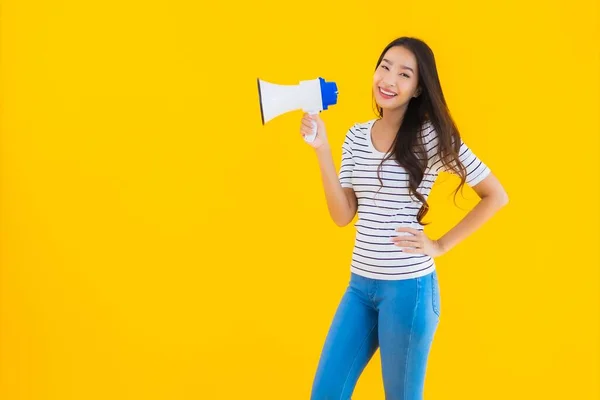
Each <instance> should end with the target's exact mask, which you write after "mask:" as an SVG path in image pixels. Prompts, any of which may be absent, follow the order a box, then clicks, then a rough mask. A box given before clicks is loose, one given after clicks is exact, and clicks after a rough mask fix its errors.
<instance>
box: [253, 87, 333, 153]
mask: <svg viewBox="0 0 600 400" xmlns="http://www.w3.org/2000/svg"><path fill="white" fill-rule="evenodd" d="M257 81H258V98H259V102H260V116H261V119H262V123H263V125H264V124H266V123H267V122H269V121H270V120H272V119H273V118H276V117H278V116H279V115H281V114H284V113H287V112H289V111H293V110H299V109H301V110H303V111H304V112H307V113H309V114H313V115H314V114H318V113H319V112H320V111H323V110H327V108H328V107H329V106H331V105H334V104H337V97H338V89H337V85H336V83H335V82H326V81H325V79H323V78H317V79H312V80H306V81H300V83H299V84H298V85H277V84H274V83H270V82H266V81H263V80H260V79H257ZM316 137H317V123H316V122H315V121H313V130H312V133H311V134H310V135H306V136H305V137H304V140H305V141H307V142H309V143H310V142H313V141H314V140H315V138H316Z"/></svg>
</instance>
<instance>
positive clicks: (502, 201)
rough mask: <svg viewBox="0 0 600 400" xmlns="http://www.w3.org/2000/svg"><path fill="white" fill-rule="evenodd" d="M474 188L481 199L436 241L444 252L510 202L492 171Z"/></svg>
mask: <svg viewBox="0 0 600 400" xmlns="http://www.w3.org/2000/svg"><path fill="white" fill-rule="evenodd" d="M473 190H474V191H475V192H476V193H477V195H478V196H479V197H480V198H481V200H480V201H479V202H478V203H477V205H476V206H475V207H473V209H472V210H471V211H469V213H467V215H465V217H464V218H463V219H462V220H461V221H460V222H459V223H458V224H456V225H455V226H454V227H453V228H452V229H450V230H449V231H448V232H446V234H445V235H443V236H442V237H441V238H439V239H438V240H437V241H436V242H437V244H438V245H439V247H440V250H441V252H442V254H443V253H446V252H448V251H449V250H450V249H452V248H453V247H454V246H456V245H457V244H459V243H460V242H462V241H463V240H464V239H466V238H467V237H468V236H470V235H471V234H472V233H474V232H475V231H476V230H477V229H479V228H480V227H481V226H482V225H483V224H484V223H486V222H487V221H488V220H489V219H490V218H492V217H493V216H494V214H495V213H496V212H498V210H500V209H501V208H502V207H504V206H505V205H506V204H508V194H507V193H506V191H505V190H504V188H503V187H502V184H501V183H500V181H498V179H497V178H496V177H495V176H494V175H493V174H492V173H490V174H489V175H488V176H487V177H486V178H485V179H484V180H482V181H481V182H479V183H478V184H477V185H475V186H473Z"/></svg>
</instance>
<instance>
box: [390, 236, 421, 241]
mask: <svg viewBox="0 0 600 400" xmlns="http://www.w3.org/2000/svg"><path fill="white" fill-rule="evenodd" d="M400 240H404V241H408V242H418V241H419V238H418V237H416V236H395V237H393V238H392V242H398V241H400Z"/></svg>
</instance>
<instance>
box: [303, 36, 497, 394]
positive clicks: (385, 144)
mask: <svg viewBox="0 0 600 400" xmlns="http://www.w3.org/2000/svg"><path fill="white" fill-rule="evenodd" d="M373 95H374V99H375V102H376V106H377V111H378V118H376V119H373V120H371V121H367V122H364V123H357V124H355V125H354V126H352V127H351V128H350V129H349V131H348V132H347V134H346V136H345V139H344V143H343V145H342V162H341V169H340V171H339V174H338V173H336V170H335V166H334V163H333V159H332V156H331V149H330V147H329V143H328V141H327V134H326V129H325V125H324V123H323V121H322V120H321V119H320V118H319V116H318V115H316V116H310V115H308V114H306V115H304V116H303V118H302V122H301V129H300V130H301V134H302V135H303V136H304V135H307V134H309V133H310V132H311V119H312V120H314V121H316V122H317V126H318V128H317V138H316V139H315V140H314V141H313V142H311V143H310V144H309V145H310V146H312V147H313V148H314V150H315V152H316V155H317V158H318V161H319V165H320V168H321V178H322V181H323V186H324V190H325V195H326V199H327V206H328V209H329V213H330V215H331V218H332V219H333V221H334V222H335V223H336V224H337V225H339V226H345V225H347V224H349V223H350V222H351V221H352V220H353V219H354V216H355V215H356V213H358V221H357V223H356V225H355V226H356V238H355V243H354V250H353V253H352V262H351V265H350V270H351V271H350V282H349V285H348V288H347V290H346V292H345V294H344V296H343V297H342V299H341V302H340V304H339V306H338V309H337V312H336V314H335V317H334V319H333V321H332V324H331V327H330V330H329V333H328V335H327V338H326V340H325V344H324V347H323V350H322V354H321V358H320V361H319V365H318V368H317V371H316V376H315V379H314V382H313V388H312V397H311V399H312V400H325V399H331V400H333V399H335V400H346V399H349V398H350V397H351V395H352V393H353V391H354V388H355V386H356V382H357V380H358V378H359V376H360V374H361V373H362V371H363V370H364V368H365V367H366V365H367V363H368V362H369V360H370V359H371V357H372V356H373V354H374V353H375V351H376V350H377V349H378V348H379V350H380V355H381V368H382V376H383V384H384V388H385V396H386V400H417V399H419V400H420V399H422V396H423V389H424V382H425V374H426V366H427V359H428V356H429V350H430V347H431V343H432V340H433V337H434V333H435V331H436V328H437V325H438V322H439V317H440V291H439V286H438V280H437V273H436V269H435V263H434V258H435V257H437V256H440V255H442V254H444V253H446V252H448V251H449V250H450V249H452V248H453V247H454V246H456V245H457V244H458V243H460V242H461V241H462V240H463V239H465V238H466V237H467V236H469V235H470V234H472V233H473V232H475V231H476V230H477V229H478V228H479V227H481V226H482V224H484V223H485V222H486V221H487V220H488V219H490V218H491V217H492V216H493V215H494V213H496V212H497V211H498V210H499V209H500V208H501V207H503V206H504V205H505V204H506V203H507V201H508V197H507V194H506V193H505V191H504V189H503V188H502V185H501V184H500V183H499V182H498V180H497V179H496V178H495V177H494V175H493V174H492V173H491V171H490V169H489V168H488V167H487V165H486V164H485V163H484V162H482V161H481V160H480V159H479V158H478V157H477V156H476V155H475V154H474V153H473V152H472V151H471V149H470V148H469V147H467V145H466V144H465V143H464V141H463V140H462V138H461V136H460V133H459V131H458V129H457V127H456V125H455V124H454V122H453V120H452V118H451V117H450V114H449V112H448V109H447V106H446V101H445V99H444V94H443V92H442V88H441V84H440V81H439V78H438V73H437V67H436V63H435V58H434V55H433V52H432V51H431V49H430V48H429V46H428V45H427V44H425V43H424V42H423V41H421V40H418V39H415V38H409V37H402V38H399V39H396V40H394V41H393V42H392V43H390V44H389V45H388V46H386V47H385V49H384V50H383V52H382V54H381V56H380V57H379V60H378V61H377V65H376V70H375V74H374V79H373ZM440 171H446V172H450V173H454V174H456V175H457V176H459V177H460V184H459V186H458V188H457V192H458V191H459V190H460V188H461V187H462V186H463V185H464V184H467V185H469V186H470V187H472V188H473V189H474V190H475V192H476V193H477V194H478V195H479V197H480V201H479V202H478V204H477V205H476V206H475V207H474V208H473V209H472V210H471V211H470V212H469V213H468V214H467V215H466V216H465V217H464V218H463V219H462V220H461V221H460V222H459V223H458V224H457V225H456V226H455V227H453V228H452V229H451V230H449V231H448V232H447V233H446V234H445V235H443V236H442V237H441V238H439V239H437V240H433V239H430V238H429V237H427V236H426V235H425V233H424V231H423V217H424V216H425V215H426V214H427V211H428V209H429V205H428V203H427V197H428V195H429V192H430V190H431V187H432V185H433V183H434V181H435V179H436V177H437V175H438V173H439V172H440Z"/></svg>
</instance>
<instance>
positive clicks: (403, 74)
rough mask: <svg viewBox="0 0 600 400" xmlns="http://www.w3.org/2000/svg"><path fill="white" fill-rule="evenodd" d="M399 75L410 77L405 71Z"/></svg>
mask: <svg viewBox="0 0 600 400" xmlns="http://www.w3.org/2000/svg"><path fill="white" fill-rule="evenodd" d="M400 76H403V77H405V78H410V76H409V75H408V74H405V73H401V74H400Z"/></svg>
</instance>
